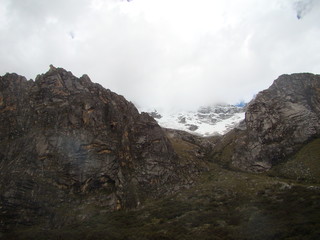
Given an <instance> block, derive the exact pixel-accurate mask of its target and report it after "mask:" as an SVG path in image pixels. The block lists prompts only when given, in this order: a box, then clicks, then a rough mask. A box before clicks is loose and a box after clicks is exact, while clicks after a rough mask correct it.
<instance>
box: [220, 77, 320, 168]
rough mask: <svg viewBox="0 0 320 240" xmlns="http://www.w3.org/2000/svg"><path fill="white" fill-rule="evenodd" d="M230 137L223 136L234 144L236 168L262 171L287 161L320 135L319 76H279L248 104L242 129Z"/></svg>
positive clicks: (233, 160) (232, 155)
mask: <svg viewBox="0 0 320 240" xmlns="http://www.w3.org/2000/svg"><path fill="white" fill-rule="evenodd" d="M231 135H233V137H230V136H231ZM228 136H229V137H228ZM228 136H227V137H225V138H224V139H225V140H226V139H228V141H229V143H228V144H226V143H224V145H225V146H233V153H232V154H231V155H230V156H231V159H230V161H231V164H232V166H233V167H236V168H240V169H244V170H249V171H256V172H259V171H266V170H268V169H270V168H271V166H272V165H274V164H277V163H280V162H282V161H284V160H285V159H286V158H287V157H288V156H289V155H290V154H292V153H294V152H295V151H297V150H298V149H299V148H300V147H301V145H302V144H304V143H306V142H308V141H309V140H311V139H313V138H316V137H319V136H320V76H319V75H314V74H309V73H301V74H292V75H282V76H280V77H279V78H278V79H277V80H275V81H274V83H273V84H272V86H271V87H270V88H268V89H267V90H264V91H262V92H260V93H259V94H258V95H257V96H256V98H255V99H254V100H252V101H251V102H250V103H249V104H248V106H247V111H246V117H245V121H244V122H243V123H242V124H241V128H238V129H236V130H234V131H232V132H231V133H229V134H228ZM226 141H227V140H226ZM223 148H224V147H222V145H221V146H220V147H218V149H217V150H216V152H215V153H218V152H220V153H221V151H222V149H223ZM220 153H219V154H220ZM219 154H218V155H219ZM214 155H215V154H214ZM218 155H217V154H216V157H217V156H218Z"/></svg>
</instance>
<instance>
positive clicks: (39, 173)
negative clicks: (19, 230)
mask: <svg viewBox="0 0 320 240" xmlns="http://www.w3.org/2000/svg"><path fill="white" fill-rule="evenodd" d="M0 121H1V126H0V171H1V175H0V200H1V208H0V226H1V227H2V228H8V227H10V226H13V225H16V224H24V225H26V224H34V223H35V222H36V221H38V220H39V217H41V216H45V221H47V223H48V224H49V225H51V226H54V225H56V224H58V225H59V224H62V222H63V221H62V220H61V218H60V217H59V214H61V211H63V210H62V209H65V208H70V209H80V208H85V207H86V206H88V205H89V204H91V205H95V206H103V207H105V208H106V209H107V210H108V209H109V210H114V209H127V208H132V207H136V206H139V204H141V203H142V202H144V201H145V199H147V198H155V197H158V196H163V195H166V194H168V193H171V192H173V191H176V190H177V189H179V186H182V185H188V181H191V179H192V177H191V176H193V175H196V173H197V171H198V170H197V169H199V166H195V165H192V163H189V162H188V163H186V162H185V161H184V162H183V161H181V159H179V157H178V156H177V154H176V153H175V151H174V149H173V147H172V145H171V143H170V141H169V140H168V138H167V137H166V135H165V133H164V132H163V130H162V129H161V128H160V126H159V125H158V124H157V122H156V121H155V120H154V119H153V118H152V117H150V116H149V115H148V114H146V113H142V114H139V112H138V110H137V109H136V108H135V107H134V105H133V104H132V103H130V102H128V101H126V99H125V98H124V97H122V96H119V95H117V94H115V93H113V92H111V91H110V90H106V89H104V88H103V87H102V86H100V85H99V84H94V83H92V82H91V80H90V79H89V77H88V76H87V75H83V76H82V77H80V78H77V77H75V76H74V75H73V74H72V73H71V72H68V71H66V70H64V69H62V68H55V67H53V66H51V67H50V70H49V71H48V72H47V73H45V74H42V75H38V76H37V78H36V79H35V81H33V80H29V81H27V80H26V79H25V78H24V77H22V76H19V75H17V74H6V75H4V76H3V77H1V78H0ZM197 165H198V164H197ZM78 217H82V218H86V217H87V215H86V214H83V215H82V216H78ZM70 221H71V220H70Z"/></svg>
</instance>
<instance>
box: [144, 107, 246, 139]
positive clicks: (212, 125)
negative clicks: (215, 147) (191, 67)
mask: <svg viewBox="0 0 320 240" xmlns="http://www.w3.org/2000/svg"><path fill="white" fill-rule="evenodd" d="M141 110H142V109H141ZM142 111H143V110H142ZM147 112H148V113H149V115H150V116H152V117H153V118H155V119H156V120H157V122H158V123H159V125H160V126H161V127H164V128H171V129H177V130H183V131H187V132H189V133H192V134H197V135H200V136H213V135H221V134H225V133H227V132H228V131H230V130H231V129H233V128H234V127H235V126H237V125H238V124H239V123H240V122H241V121H242V120H243V119H244V115H245V103H241V104H239V105H238V106H235V105H221V104H219V105H212V106H207V107H200V108H199V109H198V110H197V111H177V112H174V111H171V112H168V111H162V110H152V111H150V110H149V111H148V110H147Z"/></svg>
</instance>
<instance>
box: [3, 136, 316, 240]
mask: <svg viewBox="0 0 320 240" xmlns="http://www.w3.org/2000/svg"><path fill="white" fill-rule="evenodd" d="M171 140H172V141H173V143H174V144H173V145H174V147H175V148H176V149H177V150H178V152H179V154H180V156H183V157H184V158H185V159H188V161H192V160H193V159H194V155H193V153H194V151H198V150H199V149H198V147H197V146H196V145H192V143H190V142H185V141H183V140H181V139H171ZM318 141H319V140H316V141H315V142H312V143H310V145H307V146H306V147H305V148H303V149H301V151H300V152H298V153H297V154H296V155H295V156H294V157H293V160H292V161H295V162H298V161H300V160H301V158H303V157H304V156H305V155H306V152H305V151H307V152H308V154H311V155H310V156H315V157H317V156H319V155H317V151H318V150H319V148H318V147H317V146H318V144H319V142H318ZM313 151H315V153H314V154H313ZM299 159H300V160H299ZM304 159H306V158H304ZM308 159H309V160H304V162H306V163H304V164H307V163H309V161H311V163H312V164H318V162H317V161H313V160H310V159H312V158H308ZM287 164H289V165H290V163H289V162H288V163H287ZM290 166H291V165H290ZM207 167H208V168H209V169H210V170H209V171H208V172H205V173H203V174H202V175H201V176H200V177H199V179H198V180H197V182H196V183H195V185H194V186H193V187H191V188H190V189H186V190H184V191H181V192H179V193H178V194H176V195H174V196H170V197H166V198H163V199H159V200H156V201H155V200H153V201H149V202H147V203H146V204H145V205H144V206H143V207H141V208H139V209H136V210H131V211H117V212H112V213H110V212H106V211H104V209H101V208H95V207H94V206H83V207H82V208H80V209H79V208H78V210H77V211H72V210H68V209H61V214H62V215H63V213H64V214H65V215H71V216H73V217H74V219H75V220H74V221H73V222H72V223H70V224H68V225H66V226H63V227H62V228H57V229H56V230H46V229H44V227H45V226H41V225H40V226H35V227H26V228H22V227H21V228H19V231H16V232H15V233H14V234H11V236H6V239H7V238H8V239H10V237H11V238H12V239H133V240H134V239H154V240H156V239H186V240H188V239H192V240H195V239H239V240H241V239H292V240H293V239H297V240H298V239H319V238H320V185H319V184H317V183H315V182H313V183H312V182H310V181H309V182H305V181H297V180H293V179H289V178H280V177H275V174H276V173H277V174H278V172H276V171H275V173H274V176H273V177H271V176H267V174H251V173H243V172H236V171H230V170H226V169H225V168H222V167H220V166H219V165H217V164H207ZM316 167H318V166H317V165H314V168H316ZM288 169H289V168H288ZM318 170H319V168H318ZM277 176H280V175H279V174H278V175H277ZM294 179H295V178H294ZM83 216H86V217H83ZM0 239H1V238H0Z"/></svg>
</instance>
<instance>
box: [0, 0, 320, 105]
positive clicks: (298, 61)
mask: <svg viewBox="0 0 320 240" xmlns="http://www.w3.org/2000/svg"><path fill="white" fill-rule="evenodd" d="M49 64H53V65H54V66H56V67H63V68H65V69H67V70H69V71H71V72H73V74H75V75H76V76H78V77H80V76H81V75H82V74H84V73H86V74H88V75H89V76H90V78H91V79H92V81H94V82H98V83H100V84H101V85H103V86H104V87H106V88H109V89H111V90H112V91H115V92H117V93H119V94H122V95H124V96H125V97H126V98H127V99H128V100H130V101H132V102H134V103H135V104H136V105H138V106H140V107H156V108H157V107H164V108H172V107H174V108H184V109H191V108H196V107H198V106H200V105H207V104H213V103H216V102H227V103H236V102H239V101H241V100H245V101H248V100H250V99H251V98H252V96H253V95H254V94H256V93H257V92H258V91H260V90H263V89H265V88H267V87H268V86H270V85H271V84H272V82H273V80H274V79H276V78H277V77H278V76H279V75H281V74H284V73H293V72H313V73H320V0H131V1H127V0H55V1H50V0H0V75H3V74H5V73H6V72H16V73H18V74H20V75H24V76H26V77H27V78H28V79H30V78H31V79H34V78H35V76H36V75H37V74H39V73H44V72H46V71H47V70H48V68H49Z"/></svg>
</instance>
